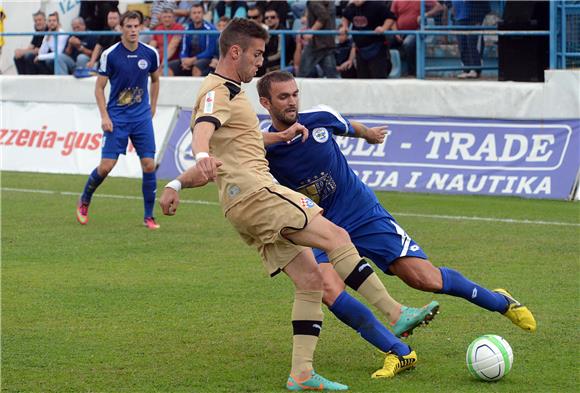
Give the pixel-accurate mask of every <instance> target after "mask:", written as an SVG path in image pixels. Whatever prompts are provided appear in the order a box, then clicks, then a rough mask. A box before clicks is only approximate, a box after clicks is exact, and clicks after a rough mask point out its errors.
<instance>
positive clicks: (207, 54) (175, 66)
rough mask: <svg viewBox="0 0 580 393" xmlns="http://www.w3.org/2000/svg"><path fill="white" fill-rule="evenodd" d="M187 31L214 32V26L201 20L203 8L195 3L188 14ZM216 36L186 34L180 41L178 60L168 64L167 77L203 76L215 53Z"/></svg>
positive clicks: (207, 71) (207, 70) (206, 72)
mask: <svg viewBox="0 0 580 393" xmlns="http://www.w3.org/2000/svg"><path fill="white" fill-rule="evenodd" d="M189 17H190V19H191V23H190V24H189V25H188V27H187V30H188V31H196V30H197V31H216V30H217V29H216V28H215V26H214V25H212V24H211V23H209V22H206V21H205V20H203V6H202V5H201V4H200V3H196V4H194V5H193V7H191V12H190V14H189ZM217 38H218V35H217V34H188V35H186V36H185V38H183V39H182V43H181V53H180V54H179V59H177V60H173V61H171V62H169V75H172V76H173V75H175V76H205V75H207V74H208V73H209V64H210V63H211V59H212V58H213V56H214V55H215V53H216V47H217Z"/></svg>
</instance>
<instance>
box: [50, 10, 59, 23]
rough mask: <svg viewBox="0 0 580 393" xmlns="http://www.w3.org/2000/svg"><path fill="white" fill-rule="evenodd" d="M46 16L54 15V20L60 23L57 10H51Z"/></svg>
mask: <svg viewBox="0 0 580 393" xmlns="http://www.w3.org/2000/svg"><path fill="white" fill-rule="evenodd" d="M48 16H56V21H57V22H58V23H60V17H59V15H58V12H57V11H54V12H51V13H50V14H48Z"/></svg>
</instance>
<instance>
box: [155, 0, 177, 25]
mask: <svg viewBox="0 0 580 393" xmlns="http://www.w3.org/2000/svg"><path fill="white" fill-rule="evenodd" d="M166 9H170V10H171V11H172V12H174V11H175V10H176V9H177V3H176V2H175V1H172V0H155V1H153V4H152V5H151V28H152V29H155V28H156V27H157V25H158V24H160V23H161V12H162V11H163V10H166Z"/></svg>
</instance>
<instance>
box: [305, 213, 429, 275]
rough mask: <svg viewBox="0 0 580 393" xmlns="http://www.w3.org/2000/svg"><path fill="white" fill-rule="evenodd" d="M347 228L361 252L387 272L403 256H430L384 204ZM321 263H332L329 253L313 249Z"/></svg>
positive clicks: (424, 257) (423, 257) (422, 257)
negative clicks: (329, 261)
mask: <svg viewBox="0 0 580 393" xmlns="http://www.w3.org/2000/svg"><path fill="white" fill-rule="evenodd" d="M344 229H346V230H347V232H348V233H349V235H350V238H351V240H352V242H353V243H354V245H355V246H356V248H357V250H358V252H359V254H360V255H361V256H363V257H365V258H369V259H370V260H372V261H373V262H374V263H375V265H377V266H378V267H379V269H381V270H382V271H383V272H385V273H387V274H391V273H390V272H389V266H390V265H391V263H393V262H394V261H395V260H396V259H398V258H401V257H417V258H421V259H428V258H427V255H426V254H425V253H424V252H423V250H422V249H421V247H420V246H419V245H418V244H417V243H415V241H414V240H413V239H411V237H410V236H409V235H407V232H405V230H404V229H403V228H401V226H400V225H399V224H397V221H395V219H394V218H393V216H391V215H390V214H389V212H388V211H386V210H385V208H383V207H382V206H381V205H379V204H377V205H376V206H375V207H374V208H373V209H371V210H370V211H369V212H368V213H367V215H366V217H363V219H362V220H360V219H359V220H357V223H355V224H354V225H352V227H348V226H346V227H345V228H344ZM312 251H314V256H315V257H316V261H317V262H318V263H328V256H327V255H326V253H325V252H324V251H322V250H319V249H316V248H313V249H312Z"/></svg>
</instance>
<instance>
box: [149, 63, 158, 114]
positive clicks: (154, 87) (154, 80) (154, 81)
mask: <svg viewBox="0 0 580 393" xmlns="http://www.w3.org/2000/svg"><path fill="white" fill-rule="evenodd" d="M159 72H160V69H157V71H155V72H154V73H152V74H151V116H155V112H157V98H158V97H159Z"/></svg>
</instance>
